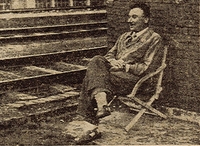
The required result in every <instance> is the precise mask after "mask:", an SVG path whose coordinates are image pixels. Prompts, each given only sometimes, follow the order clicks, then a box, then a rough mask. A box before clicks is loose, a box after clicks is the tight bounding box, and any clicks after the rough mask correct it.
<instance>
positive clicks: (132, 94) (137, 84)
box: [127, 64, 167, 98]
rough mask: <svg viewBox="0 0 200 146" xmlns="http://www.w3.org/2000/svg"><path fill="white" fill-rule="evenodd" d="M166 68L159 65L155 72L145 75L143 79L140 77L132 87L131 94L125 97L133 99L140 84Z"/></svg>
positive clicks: (164, 65)
mask: <svg viewBox="0 0 200 146" xmlns="http://www.w3.org/2000/svg"><path fill="white" fill-rule="evenodd" d="M166 66H167V65H166V64H163V65H161V66H160V67H159V68H158V69H157V70H156V71H155V72H151V73H149V74H147V75H145V76H144V77H142V78H141V79H140V80H139V81H138V82H137V83H136V84H135V86H134V88H133V90H132V92H131V94H129V95H127V97H129V98H133V97H134V96H135V94H136V92H137V90H138V88H139V87H140V86H141V84H142V83H143V82H144V81H146V80H148V79H149V78H151V77H153V76H155V75H157V74H158V73H160V72H161V71H163V70H164V69H165V68H166Z"/></svg>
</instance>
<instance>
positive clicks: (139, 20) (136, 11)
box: [128, 8, 149, 32]
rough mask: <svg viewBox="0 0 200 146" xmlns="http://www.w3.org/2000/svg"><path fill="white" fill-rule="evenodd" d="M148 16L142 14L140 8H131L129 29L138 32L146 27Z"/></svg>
mask: <svg viewBox="0 0 200 146" xmlns="http://www.w3.org/2000/svg"><path fill="white" fill-rule="evenodd" d="M148 21H149V18H146V17H145V16H144V12H143V10H142V9H140V8H133V9H131V10H130V11H129V18H128V23H129V26H130V30H131V31H136V32H139V31H141V30H143V29H144V28H146V27H147V24H148Z"/></svg>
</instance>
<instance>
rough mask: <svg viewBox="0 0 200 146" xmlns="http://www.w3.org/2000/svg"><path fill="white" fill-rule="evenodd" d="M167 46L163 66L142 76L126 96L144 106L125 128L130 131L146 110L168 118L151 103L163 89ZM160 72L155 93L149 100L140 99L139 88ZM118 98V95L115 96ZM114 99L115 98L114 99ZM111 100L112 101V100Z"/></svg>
mask: <svg viewBox="0 0 200 146" xmlns="http://www.w3.org/2000/svg"><path fill="white" fill-rule="evenodd" d="M167 49H168V47H167V46H164V54H163V59H162V64H161V66H160V67H159V68H158V69H157V70H156V71H155V72H152V73H149V74H147V75H145V76H144V77H142V78H141V79H140V80H139V81H138V82H137V83H136V84H135V86H134V88H133V90H132V92H131V94H129V95H127V96H126V98H130V99H131V100H133V101H135V102H136V103H138V104H139V105H141V106H142V108H141V109H140V110H139V112H138V114H137V115H136V116H135V117H134V118H133V119H132V120H131V122H130V123H129V124H128V125H127V126H126V127H125V130H126V131H127V132H128V131H129V130H130V129H131V128H132V127H133V126H134V125H135V123H136V122H137V121H138V120H139V119H140V117H141V116H142V115H143V114H144V113H145V112H146V110H147V109H148V110H150V111H151V112H153V113H155V114H156V115H159V116H160V117H162V118H164V119H166V118H167V116H166V115H164V114H163V113H161V112H160V111H158V110H156V109H155V108H153V107H152V106H151V104H152V103H153V102H154V100H156V99H158V97H159V94H160V92H161V91H162V86H161V83H162V78H163V71H164V69H165V68H166V66H167V65H166V63H165V62H166V56H167ZM157 74H159V76H158V80H157V84H156V90H155V93H154V95H153V96H152V97H151V98H150V99H149V101H148V102H143V101H142V100H140V99H138V98H137V97H135V95H136V93H137V91H138V88H139V87H140V86H141V85H142V83H144V82H145V81H146V80H148V79H149V78H151V77H153V76H155V75H157ZM114 98H116V97H114ZM112 101H113V100H112ZM112 101H111V102H112Z"/></svg>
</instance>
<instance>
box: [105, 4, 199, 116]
mask: <svg viewBox="0 0 200 146" xmlns="http://www.w3.org/2000/svg"><path fill="white" fill-rule="evenodd" d="M134 1H142V2H146V3H147V4H149V5H150V6H151V23H150V26H151V27H153V28H154V30H155V31H156V32H158V33H159V34H161V36H162V37H163V38H165V40H167V42H169V43H170V44H171V45H170V48H169V51H168V58H167V63H168V67H167V69H166V70H165V74H164V79H163V86H164V91H163V94H162V96H161V97H160V99H159V102H162V104H164V105H166V106H171V107H178V108H182V109H186V110H191V111H198V112H200V106H199V105H200V47H199V42H200V41H199V38H200V30H199V29H200V24H199V18H200V15H199V12H200V11H199V9H200V5H199V0H134ZM128 12H129V1H128V0H113V1H112V0H109V1H108V4H107V13H108V14H107V17H108V21H109V23H108V27H109V30H108V46H109V48H110V47H112V46H113V44H114V42H115V41H116V39H117V38H118V37H119V35H120V34H122V33H123V32H125V31H127V30H128V26H127V23H126V21H127V14H128Z"/></svg>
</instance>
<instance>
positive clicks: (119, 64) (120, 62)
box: [110, 59, 124, 69]
mask: <svg viewBox="0 0 200 146" xmlns="http://www.w3.org/2000/svg"><path fill="white" fill-rule="evenodd" d="M110 64H111V66H112V68H116V69H122V68H123V67H124V61H123V60H116V59H114V60H112V61H110Z"/></svg>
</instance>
